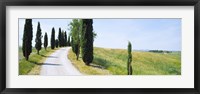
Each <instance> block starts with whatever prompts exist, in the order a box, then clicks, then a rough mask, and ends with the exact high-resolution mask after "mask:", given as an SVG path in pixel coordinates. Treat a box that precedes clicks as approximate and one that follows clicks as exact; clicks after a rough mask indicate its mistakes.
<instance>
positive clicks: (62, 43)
mask: <svg viewBox="0 0 200 94" xmlns="http://www.w3.org/2000/svg"><path fill="white" fill-rule="evenodd" d="M61 46H62V47H64V46H65V32H64V31H62V33H61Z"/></svg>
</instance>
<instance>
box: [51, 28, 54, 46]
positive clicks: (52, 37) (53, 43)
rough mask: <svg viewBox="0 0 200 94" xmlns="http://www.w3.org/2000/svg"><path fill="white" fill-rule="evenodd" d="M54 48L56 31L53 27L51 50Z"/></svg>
mask: <svg viewBox="0 0 200 94" xmlns="http://www.w3.org/2000/svg"><path fill="white" fill-rule="evenodd" d="M54 48H55V29H54V27H53V28H52V32H51V49H54Z"/></svg>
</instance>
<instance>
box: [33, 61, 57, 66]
mask: <svg viewBox="0 0 200 94" xmlns="http://www.w3.org/2000/svg"><path fill="white" fill-rule="evenodd" d="M30 62H31V63H33V64H36V65H40V66H41V65H52V66H60V64H52V63H37V62H33V61H30Z"/></svg>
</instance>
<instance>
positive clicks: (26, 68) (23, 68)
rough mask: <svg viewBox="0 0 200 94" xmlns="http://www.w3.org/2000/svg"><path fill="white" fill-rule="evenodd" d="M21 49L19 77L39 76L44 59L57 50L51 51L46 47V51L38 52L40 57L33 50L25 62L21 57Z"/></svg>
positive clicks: (20, 53) (20, 54) (20, 51)
mask: <svg viewBox="0 0 200 94" xmlns="http://www.w3.org/2000/svg"><path fill="white" fill-rule="evenodd" d="M21 49H22V48H21V47H19V75H27V74H30V75H39V73H40V68H41V65H42V64H43V62H44V61H45V60H46V57H48V56H49V55H50V54H51V53H53V52H55V51H56V50H57V49H54V50H52V49H51V48H50V47H47V49H46V50H45V49H42V50H40V55H38V54H37V50H36V49H35V48H33V49H32V54H31V55H30V56H29V60H26V59H25V58H24V57H23V55H22V54H23V53H22V50H21Z"/></svg>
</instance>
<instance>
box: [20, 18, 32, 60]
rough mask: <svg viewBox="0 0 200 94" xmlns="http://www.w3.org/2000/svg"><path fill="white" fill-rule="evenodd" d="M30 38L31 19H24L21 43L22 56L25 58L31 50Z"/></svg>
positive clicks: (27, 57)
mask: <svg viewBox="0 0 200 94" xmlns="http://www.w3.org/2000/svg"><path fill="white" fill-rule="evenodd" d="M32 38H33V28H32V19H26V20H25V25H24V34H23V43H22V51H23V56H24V57H25V59H26V60H28V59H29V55H30V54H31V52H32Z"/></svg>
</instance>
